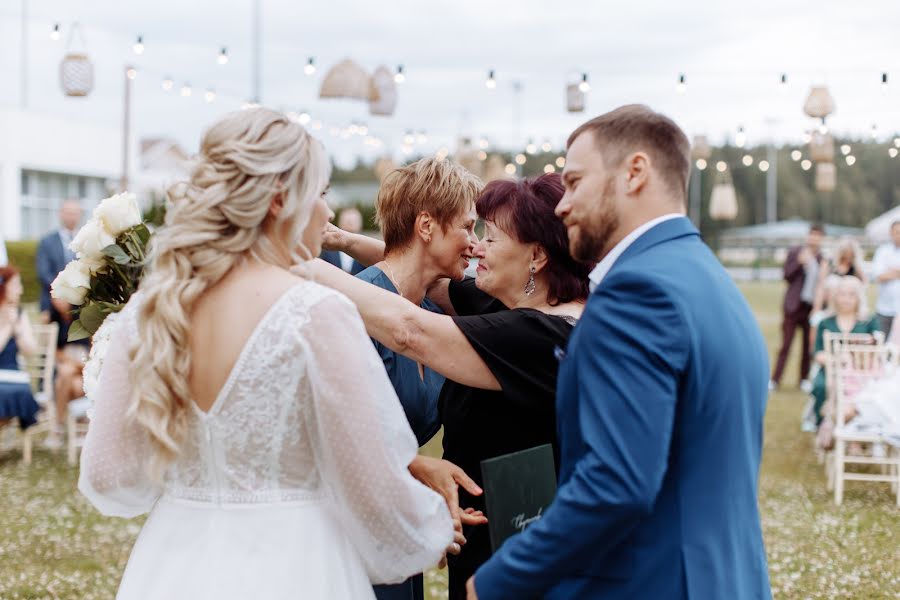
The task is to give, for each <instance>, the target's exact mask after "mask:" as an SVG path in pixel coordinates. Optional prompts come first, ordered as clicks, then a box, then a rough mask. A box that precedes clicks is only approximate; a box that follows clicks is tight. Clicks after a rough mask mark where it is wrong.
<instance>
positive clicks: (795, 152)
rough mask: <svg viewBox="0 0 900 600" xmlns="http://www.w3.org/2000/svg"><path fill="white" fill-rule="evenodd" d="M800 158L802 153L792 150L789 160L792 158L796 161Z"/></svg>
mask: <svg viewBox="0 0 900 600" xmlns="http://www.w3.org/2000/svg"><path fill="white" fill-rule="evenodd" d="M801 158H803V153H802V152H800V151H799V150H794V151H793V152H791V160H793V161H794V162H797V161H798V160H800V159H801Z"/></svg>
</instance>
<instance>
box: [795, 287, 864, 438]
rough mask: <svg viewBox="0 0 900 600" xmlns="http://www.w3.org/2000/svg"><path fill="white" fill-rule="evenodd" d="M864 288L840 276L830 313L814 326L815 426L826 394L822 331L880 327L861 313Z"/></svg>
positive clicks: (826, 357)
mask: <svg viewBox="0 0 900 600" xmlns="http://www.w3.org/2000/svg"><path fill="white" fill-rule="evenodd" d="M864 292H865V288H864V287H863V284H862V282H861V281H860V280H859V279H857V278H856V277H853V276H850V275H848V276H846V277H841V279H840V281H839V282H838V283H837V285H836V287H835V290H834V293H833V294H832V297H831V298H832V305H833V308H834V314H833V315H832V316H830V317H826V318H825V319H823V320H822V321H821V322H820V323H819V327H818V329H817V330H816V344H815V349H814V351H813V352H814V354H815V359H816V362H817V363H818V364H819V365H820V367H821V368H820V369H819V372H818V373H817V374H816V377H815V379H814V380H813V390H812V395H813V398H814V399H815V402H814V404H813V411H814V412H815V417H816V426H819V425H821V423H822V407H823V406H824V405H825V399H826V397H827V390H826V389H825V368H824V367H825V363H826V361H827V359H828V354H827V352H826V351H825V332H826V331H830V332H832V333H867V334H874V333H876V332H878V331H880V329H879V328H878V321H877V320H876V319H872V318H864V317H863V312H864V311H863V308H864V306H865V302H864V300H863V293H864Z"/></svg>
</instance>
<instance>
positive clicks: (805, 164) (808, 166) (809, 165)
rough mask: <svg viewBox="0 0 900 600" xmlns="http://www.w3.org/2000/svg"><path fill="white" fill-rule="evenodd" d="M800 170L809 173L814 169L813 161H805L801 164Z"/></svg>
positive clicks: (806, 159)
mask: <svg viewBox="0 0 900 600" xmlns="http://www.w3.org/2000/svg"><path fill="white" fill-rule="evenodd" d="M800 168H801V169H803V170H804V171H809V170H810V169H811V168H812V161H811V160H809V159H808V158H805V159H803V162H801V163H800Z"/></svg>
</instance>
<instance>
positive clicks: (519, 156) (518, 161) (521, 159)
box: [516, 153, 528, 165]
mask: <svg viewBox="0 0 900 600" xmlns="http://www.w3.org/2000/svg"><path fill="white" fill-rule="evenodd" d="M526 160H528V159H527V158H526V157H525V155H524V154H521V153H519V154H516V164H517V165H524V164H525V161H526Z"/></svg>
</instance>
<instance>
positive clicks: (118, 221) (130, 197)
mask: <svg viewBox="0 0 900 600" xmlns="http://www.w3.org/2000/svg"><path fill="white" fill-rule="evenodd" d="M94 218H96V219H99V220H100V222H101V223H103V227H104V229H106V231H108V232H109V233H110V235H112V236H113V237H118V235H119V234H120V233H122V232H123V231H125V230H126V229H130V228H132V227H134V226H135V225H139V224H140V223H141V209H140V208H139V207H138V202H137V197H135V195H134V194H132V193H130V192H123V193H121V194H116V195H115V196H111V197H109V198H107V199H106V200H103V201H102V202H100V205H99V206H98V207H97V208H95V209H94Z"/></svg>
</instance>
